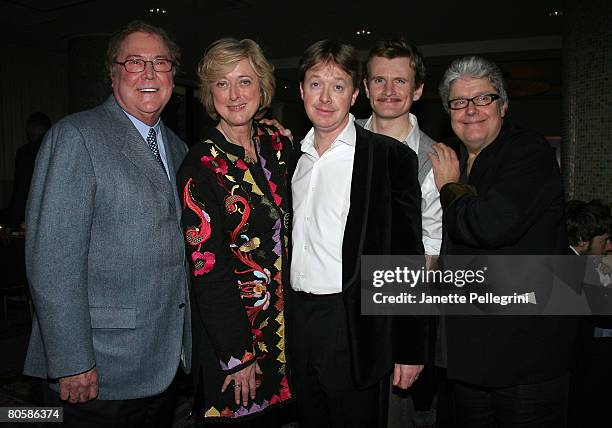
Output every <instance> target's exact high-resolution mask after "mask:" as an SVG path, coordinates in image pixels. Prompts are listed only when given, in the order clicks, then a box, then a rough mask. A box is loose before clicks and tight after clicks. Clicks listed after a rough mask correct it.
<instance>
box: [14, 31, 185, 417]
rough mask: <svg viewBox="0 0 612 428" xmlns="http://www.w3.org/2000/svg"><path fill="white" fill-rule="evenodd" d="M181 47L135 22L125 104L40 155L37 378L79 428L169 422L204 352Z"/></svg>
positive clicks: (55, 139)
mask: <svg viewBox="0 0 612 428" xmlns="http://www.w3.org/2000/svg"><path fill="white" fill-rule="evenodd" d="M178 61H179V49H178V47H177V45H176V44H175V43H174V42H173V41H172V40H171V39H170V38H169V37H168V35H167V34H166V32H165V31H164V30H163V29H161V28H158V27H154V26H152V25H149V24H147V23H144V22H141V21H134V22H131V23H129V24H128V25H127V26H126V27H125V28H123V29H122V30H120V31H119V32H117V33H116V34H115V35H114V36H113V37H112V38H111V39H110V42H109V46H108V51H107V55H106V66H107V70H108V73H109V75H110V80H111V85H112V92H113V93H112V95H111V96H109V97H108V99H107V100H106V101H105V102H104V103H103V104H101V105H99V106H97V107H95V108H93V109H91V110H87V111H83V112H80V113H75V114H73V115H70V116H67V117H66V118H64V119H62V120H61V121H59V122H58V123H57V124H56V125H54V126H53V127H52V128H51V129H50V130H49V131H48V132H47V135H46V136H45V139H44V141H43V143H42V145H41V147H40V150H39V153H38V158H37V160H36V166H35V168H34V175H33V178H32V185H31V188H30V196H29V198H28V208H27V213H26V230H27V233H26V266H27V272H28V279H29V281H30V287H31V291H32V299H33V301H34V307H35V310H36V311H35V312H36V313H35V316H34V319H33V323H32V333H31V336H30V343H29V346H28V352H27V357H26V361H25V367H24V373H25V374H26V375H30V376H36V377H40V378H43V379H45V380H46V381H47V384H48V386H49V387H50V388H45V404H46V405H47V406H62V407H63V409H64V425H65V426H71V427H84V426H87V427H108V426H121V427H168V426H170V425H171V424H172V420H173V416H174V403H175V399H174V397H175V383H174V379H175V377H176V375H177V371H178V370H179V366H180V365H181V362H182V366H183V368H184V370H186V371H188V370H189V367H190V361H189V359H190V356H191V338H190V307H189V299H188V271H187V266H186V263H187V262H186V260H185V251H184V247H183V238H182V234H181V228H180V201H179V197H178V193H177V191H176V185H175V181H174V175H175V173H176V170H177V168H178V166H179V165H180V163H181V161H182V160H183V157H184V156H185V153H186V152H187V146H186V145H185V144H184V143H183V141H181V140H180V139H179V138H178V137H177V136H176V135H175V134H174V133H173V132H172V131H171V130H170V129H168V128H167V127H166V126H164V123H163V122H162V121H161V119H160V115H161V113H162V111H163V109H164V107H165V106H166V104H167V103H168V101H169V100H170V96H171V95H172V88H173V86H174V85H173V77H174V74H175V73H176V68H177V67H178Z"/></svg>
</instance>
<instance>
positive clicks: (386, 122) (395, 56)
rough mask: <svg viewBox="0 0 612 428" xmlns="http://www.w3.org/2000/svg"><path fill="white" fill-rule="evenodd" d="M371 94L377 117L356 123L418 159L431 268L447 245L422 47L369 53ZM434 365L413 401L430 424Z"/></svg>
mask: <svg viewBox="0 0 612 428" xmlns="http://www.w3.org/2000/svg"><path fill="white" fill-rule="evenodd" d="M363 84H364V86H365V90H366V95H367V97H368V99H369V100H370V106H371V107H372V115H371V116H370V117H369V118H367V119H357V120H356V121H355V122H356V123H357V124H358V125H361V126H363V127H364V128H365V129H367V130H369V131H372V132H376V133H377V134H382V135H386V136H388V137H392V138H395V139H396V140H398V141H400V142H402V143H404V144H405V145H406V146H408V147H410V148H411V149H412V150H413V151H414V152H415V153H416V154H417V157H418V160H419V173H418V178H419V183H420V185H421V220H422V225H423V226H422V227H423V229H422V233H423V247H424V248H425V255H426V259H427V266H428V267H432V266H435V264H436V261H437V258H438V255H439V254H440V246H441V244H442V207H441V206H440V192H438V189H437V187H436V183H435V182H434V176H433V171H432V169H431V161H430V160H429V158H428V157H427V154H428V153H431V152H433V149H432V146H433V145H434V144H435V141H434V140H432V139H431V138H430V137H429V136H428V135H427V134H425V133H424V132H423V131H421V130H420V129H419V123H418V121H417V118H416V116H415V115H414V114H412V113H410V109H411V108H412V103H413V102H415V101H418V100H419V99H420V98H421V95H422V94H423V87H424V84H425V64H424V62H423V56H422V55H421V53H420V52H419V51H418V49H417V48H416V47H415V46H414V45H412V44H410V43H408V42H407V41H405V40H403V39H393V40H386V41H381V42H378V43H377V44H376V45H375V46H374V48H372V49H371V50H370V52H369V54H368V58H367V60H366V69H365V77H364V79H363ZM435 383H436V379H435V373H434V368H433V367H430V366H427V367H426V368H425V372H424V373H423V375H422V376H421V380H420V381H419V383H418V384H417V385H415V388H413V389H412V390H411V394H410V395H411V397H412V401H413V403H414V408H415V414H414V423H415V424H416V425H417V426H419V425H428V424H429V425H431V424H432V423H433V421H434V420H435V417H434V415H433V411H432V410H431V405H432V403H433V395H434V394H435ZM390 398H391V411H390V412H391V414H392V415H394V414H395V413H397V411H398V410H399V411H400V412H403V411H405V407H404V405H403V404H404V403H403V402H404V400H401V399H400V398H399V397H398V396H396V395H395V394H392V395H391V396H390Z"/></svg>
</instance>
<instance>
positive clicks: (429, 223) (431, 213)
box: [363, 113, 442, 256]
mask: <svg viewBox="0 0 612 428" xmlns="http://www.w3.org/2000/svg"><path fill="white" fill-rule="evenodd" d="M409 119H410V124H411V125H412V129H411V130H410V132H409V133H408V136H406V138H405V139H404V141H402V143H404V144H406V145H407V146H408V147H410V148H411V149H412V150H413V151H414V152H415V153H417V154H418V153H419V143H420V140H421V130H420V129H419V122H418V121H417V118H416V116H415V115H413V114H412V113H409ZM363 127H364V128H365V129H367V130H368V131H371V130H372V116H370V118H369V119H368V121H367V122H366V123H365V124H364V125H363ZM421 216H422V223H423V225H422V233H423V247H425V254H427V255H429V256H437V255H438V254H440V246H441V245H442V205H440V192H439V191H438V188H437V187H436V182H435V180H434V174H433V169H430V170H429V172H428V173H427V175H426V176H425V178H424V179H423V182H422V183H421Z"/></svg>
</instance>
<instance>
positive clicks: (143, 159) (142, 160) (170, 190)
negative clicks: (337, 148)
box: [105, 96, 176, 206]
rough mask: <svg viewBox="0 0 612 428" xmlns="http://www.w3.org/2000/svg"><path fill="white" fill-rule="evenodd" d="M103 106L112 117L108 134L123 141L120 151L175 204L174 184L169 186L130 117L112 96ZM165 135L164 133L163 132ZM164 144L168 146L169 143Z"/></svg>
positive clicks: (164, 174) (166, 178)
mask: <svg viewBox="0 0 612 428" xmlns="http://www.w3.org/2000/svg"><path fill="white" fill-rule="evenodd" d="M105 107H106V109H107V110H108V111H109V112H110V114H111V116H112V119H113V120H111V129H109V134H111V135H112V138H114V139H115V141H121V142H123V145H122V146H121V153H123V155H124V156H125V157H127V158H128V159H129V160H130V161H131V162H132V163H133V164H134V166H135V167H136V168H137V169H138V170H140V171H141V172H142V175H143V176H144V177H146V178H147V179H149V180H150V181H151V182H152V183H153V185H154V186H155V187H156V188H157V189H158V190H159V191H160V193H162V194H163V195H164V196H165V197H166V199H168V202H170V204H171V205H172V206H175V205H176V204H175V199H174V193H176V192H175V191H174V186H171V183H170V181H169V180H168V176H167V175H166V173H165V172H164V170H163V169H162V168H160V166H159V163H158V162H157V159H155V157H154V156H153V155H152V153H151V150H150V149H149V147H148V146H147V144H146V142H145V141H144V140H143V139H142V136H141V135H140V134H139V133H138V130H137V129H136V127H134V125H133V124H132V122H130V119H128V117H127V116H126V115H125V113H124V112H123V110H122V109H121V107H120V106H119V105H118V104H117V101H115V98H114V97H113V96H111V97H110V98H109V99H108V100H107V101H106V103H105ZM162 129H163V126H162ZM165 137H166V134H164V138H165ZM164 141H166V142H167V141H168V140H167V139H164ZM166 145H167V146H169V144H166ZM169 163H170V162H169Z"/></svg>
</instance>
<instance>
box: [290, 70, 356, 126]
mask: <svg viewBox="0 0 612 428" xmlns="http://www.w3.org/2000/svg"><path fill="white" fill-rule="evenodd" d="M300 93H301V95H302V100H303V101H304V108H305V109H306V114H307V115H308V118H309V119H310V121H311V122H312V125H313V126H314V127H315V130H317V131H318V132H324V133H327V134H334V133H338V134H339V133H340V132H341V131H342V129H344V127H345V126H346V124H347V123H348V118H349V110H350V109H351V106H352V105H353V104H355V99H356V98H357V95H358V94H359V88H354V87H353V81H352V80H351V76H350V75H349V74H348V73H347V72H345V71H344V70H342V69H341V68H340V67H339V66H338V65H337V64H335V63H318V64H316V65H314V66H313V67H311V68H310V69H308V71H306V73H305V74H304V81H303V82H302V83H300Z"/></svg>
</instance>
